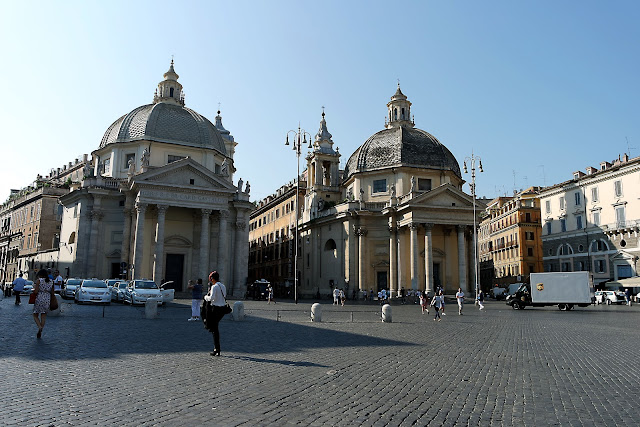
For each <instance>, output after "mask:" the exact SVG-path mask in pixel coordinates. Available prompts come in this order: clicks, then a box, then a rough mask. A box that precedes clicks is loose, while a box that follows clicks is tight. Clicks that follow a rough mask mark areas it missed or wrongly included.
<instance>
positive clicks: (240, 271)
mask: <svg viewBox="0 0 640 427" xmlns="http://www.w3.org/2000/svg"><path fill="white" fill-rule="evenodd" d="M246 228H247V223H246V222H244V220H242V219H238V220H236V238H235V242H234V244H235V248H234V249H235V251H234V252H235V256H234V260H233V286H232V288H231V290H230V291H229V295H235V293H236V292H237V291H239V290H241V289H244V285H245V282H246V280H247V274H246V271H247V262H246V259H247V253H246V250H247V244H246V243H248V240H247V239H245V233H244V230H245V229H246ZM235 296H243V295H235Z"/></svg>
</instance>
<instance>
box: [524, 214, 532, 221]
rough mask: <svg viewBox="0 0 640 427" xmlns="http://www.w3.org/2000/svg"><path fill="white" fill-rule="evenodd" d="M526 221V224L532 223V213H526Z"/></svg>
mask: <svg viewBox="0 0 640 427" xmlns="http://www.w3.org/2000/svg"><path fill="white" fill-rule="evenodd" d="M524 220H525V221H526V222H531V212H526V213H525V214H524Z"/></svg>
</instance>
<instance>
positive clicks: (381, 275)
mask: <svg viewBox="0 0 640 427" xmlns="http://www.w3.org/2000/svg"><path fill="white" fill-rule="evenodd" d="M376 276H377V280H376V281H377V282H378V292H379V291H381V290H383V289H387V272H386V271H378V272H376Z"/></svg>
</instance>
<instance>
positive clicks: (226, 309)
mask: <svg viewBox="0 0 640 427" xmlns="http://www.w3.org/2000/svg"><path fill="white" fill-rule="evenodd" d="M221 290H222V289H221ZM222 297H223V298H224V306H223V307H221V310H222V314H223V315H225V314H229V313H231V312H232V311H233V309H232V308H231V306H230V305H229V303H228V302H227V297H226V295H225V294H222Z"/></svg>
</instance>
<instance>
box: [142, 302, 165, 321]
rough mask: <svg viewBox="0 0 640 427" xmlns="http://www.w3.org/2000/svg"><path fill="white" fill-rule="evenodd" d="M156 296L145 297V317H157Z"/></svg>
mask: <svg viewBox="0 0 640 427" xmlns="http://www.w3.org/2000/svg"><path fill="white" fill-rule="evenodd" d="M158 301H161V300H160V299H158V298H147V301H146V302H145V303H144V317H146V318H147V319H155V318H156V317H158Z"/></svg>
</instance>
